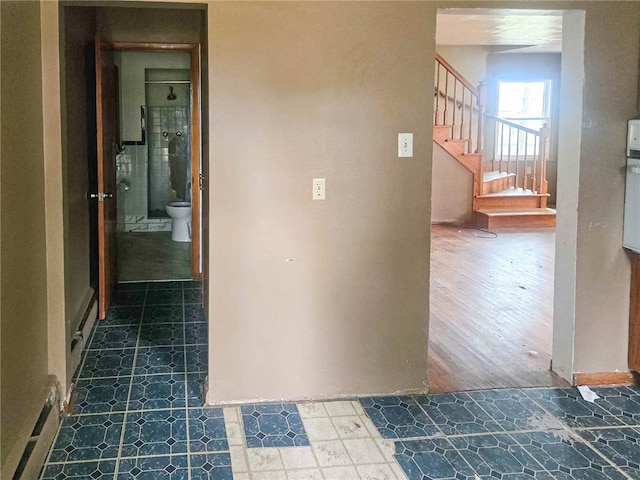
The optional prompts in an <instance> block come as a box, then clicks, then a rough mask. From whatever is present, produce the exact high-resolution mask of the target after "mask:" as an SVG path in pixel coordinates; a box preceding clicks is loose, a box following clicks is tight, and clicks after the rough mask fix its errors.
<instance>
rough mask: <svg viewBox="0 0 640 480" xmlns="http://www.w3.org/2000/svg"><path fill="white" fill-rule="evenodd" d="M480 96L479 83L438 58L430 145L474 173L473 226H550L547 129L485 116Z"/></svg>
mask: <svg viewBox="0 0 640 480" xmlns="http://www.w3.org/2000/svg"><path fill="white" fill-rule="evenodd" d="M484 96H485V91H484V84H483V83H481V84H480V85H479V87H478V88H476V87H474V86H473V85H472V84H471V83H470V82H469V81H467V80H466V79H465V78H464V77H463V76H462V75H461V74H460V73H459V72H458V71H457V70H456V69H455V68H453V67H452V66H451V65H450V64H449V63H448V62H447V61H446V60H445V59H444V58H442V57H441V56H440V55H438V54H436V78H435V96H434V127H433V141H434V142H436V143H437V144H438V145H440V146H441V147H442V148H443V149H444V150H445V151H446V152H447V153H449V155H451V156H452V157H453V158H455V159H456V160H457V161H458V162H459V163H460V164H462V165H463V166H464V167H465V168H466V169H467V170H469V171H470V172H471V173H472V174H473V202H472V203H473V204H472V208H473V224H474V225H476V226H478V227H481V228H495V227H554V226H555V224H556V212H555V210H553V209H551V208H547V199H548V197H549V194H548V193H547V180H546V162H547V152H548V145H549V128H548V126H547V125H544V126H543V127H542V128H541V129H540V130H539V131H536V130H533V129H530V128H526V127H523V126H522V125H519V124H517V123H514V122H511V121H508V120H506V119H502V118H499V117H497V116H495V115H489V114H485V112H484V105H485V98H484ZM485 144H486V145H487V147H488V148H487V150H488V151H490V152H491V155H489V156H488V157H489V160H487V156H486V155H485V149H484V148H483V147H484V145H485Z"/></svg>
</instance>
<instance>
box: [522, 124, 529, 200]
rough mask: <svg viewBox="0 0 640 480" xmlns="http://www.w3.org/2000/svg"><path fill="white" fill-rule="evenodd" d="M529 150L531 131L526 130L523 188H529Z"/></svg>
mask: <svg viewBox="0 0 640 480" xmlns="http://www.w3.org/2000/svg"><path fill="white" fill-rule="evenodd" d="M528 151H529V132H524V166H523V169H522V190H527V186H528V183H529V175H528V174H527V153H528Z"/></svg>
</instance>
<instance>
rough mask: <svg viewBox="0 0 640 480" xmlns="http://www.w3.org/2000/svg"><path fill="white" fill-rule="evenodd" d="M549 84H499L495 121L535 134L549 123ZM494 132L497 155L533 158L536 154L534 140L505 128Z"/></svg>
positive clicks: (532, 136)
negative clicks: (533, 131)
mask: <svg viewBox="0 0 640 480" xmlns="http://www.w3.org/2000/svg"><path fill="white" fill-rule="evenodd" d="M550 94H551V81H545V80H542V81H535V82H503V81H500V82H498V117H500V118H502V119H504V120H508V121H509V122H512V123H515V124H517V125H520V126H522V127H526V128H529V129H531V130H535V131H536V132H538V131H540V129H541V128H542V127H543V126H544V125H545V124H548V123H549V116H550V111H549V105H550ZM506 128H507V129H506V132H505V129H504V124H503V128H501V129H500V130H499V131H498V132H497V143H496V147H497V148H496V154H497V155H500V156H503V155H512V154H515V155H525V156H528V155H532V154H535V153H537V152H538V150H539V148H540V146H539V145H538V141H537V137H536V136H534V135H532V134H528V133H524V132H523V133H522V134H517V132H516V131H515V130H512V129H511V128H510V127H506Z"/></svg>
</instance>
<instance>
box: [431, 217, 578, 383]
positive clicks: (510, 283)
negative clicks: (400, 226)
mask: <svg viewBox="0 0 640 480" xmlns="http://www.w3.org/2000/svg"><path fill="white" fill-rule="evenodd" d="M495 233H496V234H497V237H495V236H494V235H491V234H488V233H485V232H482V231H479V230H471V229H465V228H462V227H453V226H445V225H434V226H433V227H432V235H431V303H430V305H431V306H430V313H431V315H430V324H429V391H430V392H453V391H462V390H475V389H484V388H506V387H533V386H567V385H568V383H566V382H565V381H564V380H562V379H560V378H559V377H557V376H556V375H555V374H553V373H551V371H550V370H549V365H550V361H551V345H552V320H553V266H554V239H555V231H554V229H550V228H543V229H535V228H527V229H513V228H510V229H497V230H495Z"/></svg>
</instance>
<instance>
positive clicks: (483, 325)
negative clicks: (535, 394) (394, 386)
mask: <svg viewBox="0 0 640 480" xmlns="http://www.w3.org/2000/svg"><path fill="white" fill-rule="evenodd" d="M523 14H524V15H527V22H528V23H530V24H531V25H532V26H533V25H536V24H537V25H538V27H539V26H540V24H539V23H536V22H546V21H553V22H555V25H556V27H558V28H555V30H556V31H559V32H562V26H563V23H564V17H565V15H566V13H565V12H562V11H555V12H553V11H545V12H541V11H518V10H495V11H494V10H481V11H480V10H463V9H455V10H451V11H447V10H440V11H439V12H438V30H437V52H438V53H439V54H440V55H441V56H442V57H444V58H445V59H447V60H449V61H450V63H451V64H452V65H453V67H454V68H456V69H457V70H459V71H460V72H462V74H468V76H470V77H472V78H471V79H470V81H471V83H473V84H478V82H480V81H485V80H486V90H485V92H486V97H485V98H486V103H485V105H486V106H487V108H491V107H493V108H495V110H492V111H489V112H488V113H490V114H493V115H494V116H495V115H497V114H498V110H499V107H500V106H505V105H504V103H508V102H502V103H503V105H499V103H500V102H499V101H498V99H499V97H500V95H499V91H500V90H503V89H509V87H513V88H511V90H514V89H515V90H518V91H517V92H515V94H514V95H515V96H519V97H521V98H519V99H516V103H517V102H520V103H523V105H525V104H526V105H525V106H528V107H531V108H526V109H524V110H523V109H522V108H517V109H515V110H517V112H516V113H517V115H518V116H520V117H521V118H519V121H526V122H536V121H537V122H540V121H541V119H540V118H538V117H549V116H551V117H552V121H553V120H555V121H556V124H555V129H556V130H555V132H554V131H552V133H551V141H550V143H551V144H554V143H555V145H554V146H553V148H554V152H553V153H554V155H555V159H554V164H553V165H552V167H551V168H550V170H551V171H550V172H549V173H550V175H549V176H548V177H547V178H548V179H549V181H550V183H551V182H553V183H554V184H555V183H556V170H557V168H556V166H557V163H556V162H557V161H558V157H559V154H558V151H559V150H563V146H562V144H563V143H566V142H567V138H568V137H567V138H565V137H564V136H562V137H561V136H560V135H559V133H558V132H559V131H560V129H562V128H564V129H566V128H567V126H568V125H569V123H570V121H569V120H568V118H564V117H563V120H564V121H565V122H567V123H565V124H564V125H562V126H560V125H559V123H558V122H557V119H558V112H559V111H560V108H561V107H560V104H561V99H560V91H561V88H560V84H561V82H562V84H563V85H565V82H566V84H568V83H569V80H566V79H565V76H564V75H565V70H564V69H563V70H562V72H563V77H562V80H560V77H559V72H560V65H561V64H562V65H564V61H565V60H564V52H562V53H561V50H562V46H563V44H562V34H561V33H560V34H559V36H558V37H556V38H555V39H554V38H546V39H545V38H538V39H536V38H535V36H533V35H532V36H531V38H529V39H526V40H525V39H523V37H522V35H524V34H526V32H524V31H522V29H521V28H520V31H515V30H514V31H512V32H511V33H512V34H514V35H519V36H520V38H519V40H518V41H516V39H515V36H514V39H513V40H512V41H509V40H506V39H505V37H508V35H507V34H508V33H509V32H508V29H507V32H503V34H504V35H502V37H501V38H498V36H497V35H496V32H497V30H496V25H497V22H499V23H500V24H502V25H508V24H509V17H510V16H518V15H523ZM471 17H473V18H471ZM460 21H472V22H475V23H476V24H477V25H476V26H477V27H481V26H483V27H482V28H476V29H474V31H473V32H470V33H469V35H457V36H451V35H449V34H450V32H460V29H456V28H452V26H453V25H455V24H456V23H457V22H460ZM513 24H514V25H517V24H518V22H517V21H516V22H513ZM520 24H521V22H520ZM538 27H536V28H538ZM514 28H515V27H514ZM441 33H442V35H441ZM532 33H533V32H532ZM447 35H448V36H447ZM473 35H479V38H477V39H476V40H477V41H474V39H473V38H471V37H472V36H473ZM503 41H506V42H507V44H500V43H499V42H503ZM487 45H489V47H487ZM570 55H571V58H573V56H574V55H575V56H579V55H578V54H577V52H573V50H572V51H571V53H570ZM580 55H581V53H580ZM479 59H482V61H479ZM492 59H493V60H495V61H494V62H493V64H492V62H491V60H492ZM534 59H535V60H534ZM532 64H535V65H537V66H538V67H539V66H540V65H544V64H548V65H552V64H553V66H554V69H556V70H557V72H558V77H557V79H555V78H554V80H553V82H551V81H549V79H550V78H551V77H549V76H548V75H547V72H537V73H536V74H534V75H531V77H533V78H527V76H526V74H525V73H526V72H525V70H526V69H527V68H528V67H531V65H532ZM491 65H493V66H494V67H495V66H496V65H497V66H498V67H501V68H502V67H505V69H503V70H502V71H501V70H500V68H495V69H494V71H491V69H490V68H489V67H490V66H491ZM507 66H508V69H507V68H506V67H507ZM530 71H533V68H532V69H531V70H530ZM496 72H498V73H499V74H498V73H496ZM572 74H575V72H567V76H566V78H567V79H568V78H569V76H570V75H572ZM492 75H493V76H492ZM474 76H475V77H477V78H473V77H474ZM529 81H531V82H535V83H536V85H535V86H532V85H531V84H529ZM516 83H518V84H519V85H516ZM552 83H553V85H554V87H553V89H554V91H553V93H554V94H555V95H556V98H555V99H553V97H551V96H550V92H551V89H550V88H549V87H550V86H551V84H552ZM577 83H579V82H577ZM522 84H527V85H526V86H524V87H523V85H522ZM501 86H502V87H503V88H501ZM556 86H558V88H556ZM454 88H455V87H454ZM536 88H537V90H536ZM563 91H564V90H563ZM505 92H506V90H505ZM503 98H504V95H503ZM563 100H564V99H563ZM512 103H513V102H512ZM508 107H509V106H508V105H506V106H505V108H507V109H508ZM533 107H539V108H538V109H537V113H536V114H535V115H534V114H532V113H531V111H532V108H533ZM511 110H513V108H511ZM538 110H539V111H538ZM533 117H536V118H533ZM545 120H546V119H545ZM487 130H488V129H485V136H484V143H485V152H486V151H487V147H486V146H487V145H488V144H490V145H493V143H494V142H495V139H493V138H487V137H488V135H487V133H488V132H489V133H491V131H490V130H489V131H487ZM489 136H490V135H489ZM497 146H498V147H499V146H500V143H499V142H497ZM565 151H566V150H565ZM441 153H442V152H439V151H438V149H437V148H435V147H434V163H433V189H432V191H433V195H434V197H433V199H432V201H433V209H432V212H434V214H435V213H437V207H438V204H439V203H438V201H437V198H436V195H437V194H438V192H439V191H444V192H446V193H447V195H446V198H445V200H446V203H447V206H448V208H449V209H448V210H447V214H448V215H452V209H451V206H452V205H462V206H463V207H465V206H466V205H468V206H466V208H467V209H470V205H471V199H472V194H467V195H468V197H467V199H466V200H465V199H463V200H461V201H456V198H452V196H453V194H455V193H456V192H459V191H463V192H468V191H470V188H463V187H464V185H465V180H464V179H462V180H454V177H453V173H454V172H459V171H460V170H461V169H460V165H457V164H455V163H451V165H450V166H448V167H446V168H444V167H442V165H439V164H438V162H443V160H442V155H441ZM565 157H566V155H565ZM563 160H564V161H565V162H567V161H568V162H570V161H571V159H570V158H568V157H567V158H564V159H563ZM453 162H455V160H453ZM438 169H440V174H441V175H440V177H438V175H439V173H438ZM443 172H444V176H443V175H442V173H443ZM452 181H453V185H451V188H445V187H443V185H445V184H447V182H449V183H448V184H451V183H452ZM468 183H469V184H470V181H469V182H468ZM448 184H447V185H448ZM461 185H462V187H460V186H461ZM459 187H460V188H459ZM567 187H568V186H567V184H566V182H565V183H561V184H560V187H559V188H563V189H564V188H567ZM550 190H551V189H550ZM552 196H553V199H552V204H554V206H555V188H554V190H553V193H552ZM467 201H468V203H466V202H467ZM560 207H562V206H560ZM455 213H456V212H453V214H455ZM464 214H465V212H464V211H461V216H460V217H458V218H451V217H449V218H442V219H440V218H436V217H435V216H434V217H432V223H436V224H437V223H445V225H434V227H433V229H432V243H431V247H432V248H431V253H432V255H431V266H432V269H431V273H432V277H431V300H430V305H431V306H430V320H431V321H430V336H429V337H430V338H429V341H430V345H429V352H430V353H429V368H430V370H429V383H430V387H431V388H430V391H432V392H448V391H461V390H471V389H481V388H505V387H525V386H552V385H559V384H564V383H565V380H564V379H562V378H560V377H558V376H557V375H556V374H555V373H554V372H553V371H552V370H551V358H552V355H553V357H554V370H557V369H556V368H555V367H556V362H555V354H556V353H557V351H556V350H554V347H557V348H560V346H561V342H558V338H559V334H558V332H560V331H564V330H566V325H565V324H566V323H568V322H569V321H570V319H568V318H559V317H555V316H554V308H553V306H554V301H555V303H557V299H555V300H554V294H556V292H557V290H556V287H555V284H554V280H555V278H557V272H556V269H557V267H556V261H555V256H554V250H555V247H556V245H557V244H562V240H561V239H556V235H555V231H554V229H548V228H545V229H539V228H538V229H529V228H523V229H518V230H514V229H505V230H504V231H495V230H494V231H491V232H487V231H480V230H476V229H472V228H465V227H464V226H465V225H468V223H469V222H468V221H469V220H470V218H469V217H467V218H464ZM452 224H453V225H452ZM559 227H560V225H559ZM558 230H559V231H560V230H562V229H561V228H559V229H558ZM562 235H564V232H563V233H562ZM554 277H555V278H554ZM531 302H534V303H533V304H532V303H531ZM556 322H557V323H558V325H556ZM563 363H564V362H563ZM561 373H564V372H561ZM563 376H564V375H563Z"/></svg>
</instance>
